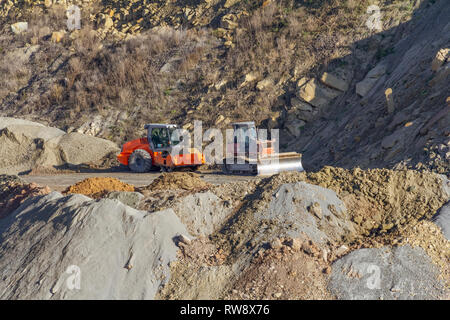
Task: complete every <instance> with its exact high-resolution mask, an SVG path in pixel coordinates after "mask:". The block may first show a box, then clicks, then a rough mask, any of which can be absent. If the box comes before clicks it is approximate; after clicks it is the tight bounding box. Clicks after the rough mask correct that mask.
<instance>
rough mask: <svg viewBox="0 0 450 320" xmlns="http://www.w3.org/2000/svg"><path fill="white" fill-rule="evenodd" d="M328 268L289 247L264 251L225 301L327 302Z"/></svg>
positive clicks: (329, 296) (313, 257) (315, 259)
mask: <svg viewBox="0 0 450 320" xmlns="http://www.w3.org/2000/svg"><path fill="white" fill-rule="evenodd" d="M327 267H328V264H327V263H326V262H325V261H324V260H323V259H320V258H318V257H315V256H314V255H312V254H308V253H306V252H304V251H303V250H298V249H297V250H292V249H291V248H290V247H289V246H285V245H283V246H281V247H280V248H277V249H269V250H266V251H265V252H264V253H263V254H261V255H260V256H259V257H257V258H256V259H254V260H253V261H252V263H251V265H250V266H249V268H248V269H247V270H246V271H245V272H244V273H243V274H242V275H241V277H240V278H239V280H238V281H236V286H235V287H234V289H232V291H231V293H230V294H229V296H227V297H226V300H229V299H238V300H240V299H252V300H253V299H257V300H269V299H282V300H306V299H308V300H309V299H314V300H317V299H319V300H323V299H326V300H329V299H332V298H333V297H332V295H331V294H330V293H328V291H327V274H326V273H325V272H324V270H327Z"/></svg>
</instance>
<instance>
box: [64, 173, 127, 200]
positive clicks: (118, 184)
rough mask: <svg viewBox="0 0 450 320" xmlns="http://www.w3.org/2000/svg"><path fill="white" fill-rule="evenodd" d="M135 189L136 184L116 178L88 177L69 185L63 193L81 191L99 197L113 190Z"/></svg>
mask: <svg viewBox="0 0 450 320" xmlns="http://www.w3.org/2000/svg"><path fill="white" fill-rule="evenodd" d="M134 190H135V188H134V186H132V185H130V184H127V183H124V182H122V181H120V180H118V179H116V178H101V177H95V178H87V179H84V180H83V181H80V182H78V183H76V184H74V185H73V186H70V187H68V188H67V189H66V190H65V191H64V192H63V193H64V194H70V193H79V194H84V195H86V196H90V197H94V198H98V197H102V196H104V195H106V194H107V193H109V192H111V191H130V192H133V191H134Z"/></svg>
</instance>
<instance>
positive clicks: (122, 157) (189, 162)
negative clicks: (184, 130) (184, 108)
mask: <svg viewBox="0 0 450 320" xmlns="http://www.w3.org/2000/svg"><path fill="white" fill-rule="evenodd" d="M145 129H146V130H147V137H144V138H140V139H136V140H132V141H129V142H126V143H125V144H124V145H123V146H122V151H121V152H120V154H119V155H118V156H117V159H118V160H119V162H120V163H121V164H123V165H125V166H128V167H129V168H130V169H131V171H134V172H148V171H150V170H152V169H155V168H158V169H161V170H162V171H167V172H170V171H172V170H173V169H175V168H179V167H190V168H193V169H196V168H197V167H199V166H201V165H202V164H205V158H204V156H203V154H202V153H201V152H200V151H198V150H197V149H195V148H189V149H188V150H189V152H188V153H181V154H180V153H175V155H173V154H172V150H173V147H174V146H176V145H178V144H179V143H180V142H181V141H180V140H174V139H173V134H172V133H173V132H174V130H176V129H178V128H177V125H175V124H159V123H152V124H146V125H145Z"/></svg>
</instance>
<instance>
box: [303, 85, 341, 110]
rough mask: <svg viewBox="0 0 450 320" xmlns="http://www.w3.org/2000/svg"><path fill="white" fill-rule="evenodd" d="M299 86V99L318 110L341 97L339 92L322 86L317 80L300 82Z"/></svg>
mask: <svg viewBox="0 0 450 320" xmlns="http://www.w3.org/2000/svg"><path fill="white" fill-rule="evenodd" d="M297 85H298V87H299V89H298V93H297V95H298V97H299V98H300V99H302V100H303V101H305V102H308V103H309V104H311V105H313V106H315V107H317V108H322V107H324V106H326V105H328V104H329V103H330V102H331V101H332V100H333V99H334V98H336V97H337V96H338V95H340V92H339V91H337V90H334V89H331V88H329V87H326V86H323V85H321V84H320V83H319V82H318V81H317V80H316V79H311V80H309V81H307V82H305V83H304V81H302V80H300V81H299V83H298V84H297Z"/></svg>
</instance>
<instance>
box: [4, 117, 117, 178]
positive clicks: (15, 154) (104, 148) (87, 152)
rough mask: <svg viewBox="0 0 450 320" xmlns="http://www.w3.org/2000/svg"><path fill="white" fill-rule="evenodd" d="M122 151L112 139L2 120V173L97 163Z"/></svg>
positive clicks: (11, 119)
mask: <svg viewBox="0 0 450 320" xmlns="http://www.w3.org/2000/svg"><path fill="white" fill-rule="evenodd" d="M118 152H119V148H118V147H117V146H116V145H115V144H114V143H113V142H111V141H108V140H104V139H100V138H96V137H92V136H89V135H84V134H81V133H77V132H71V133H66V132H64V131H62V130H60V129H57V128H52V127H46V126H44V125H42V124H40V123H36V122H31V121H24V120H20V119H14V118H7V117H1V118H0V159H2V161H1V163H0V173H9V174H11V173H21V172H29V171H30V170H32V169H33V168H37V167H38V168H52V167H58V166H64V165H71V166H75V165H80V164H84V163H94V164H95V163H97V162H99V161H100V162H102V159H105V157H107V158H111V157H110V156H109V155H110V154H111V153H118ZM105 161H107V160H105ZM99 165H101V163H100V164H99Z"/></svg>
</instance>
